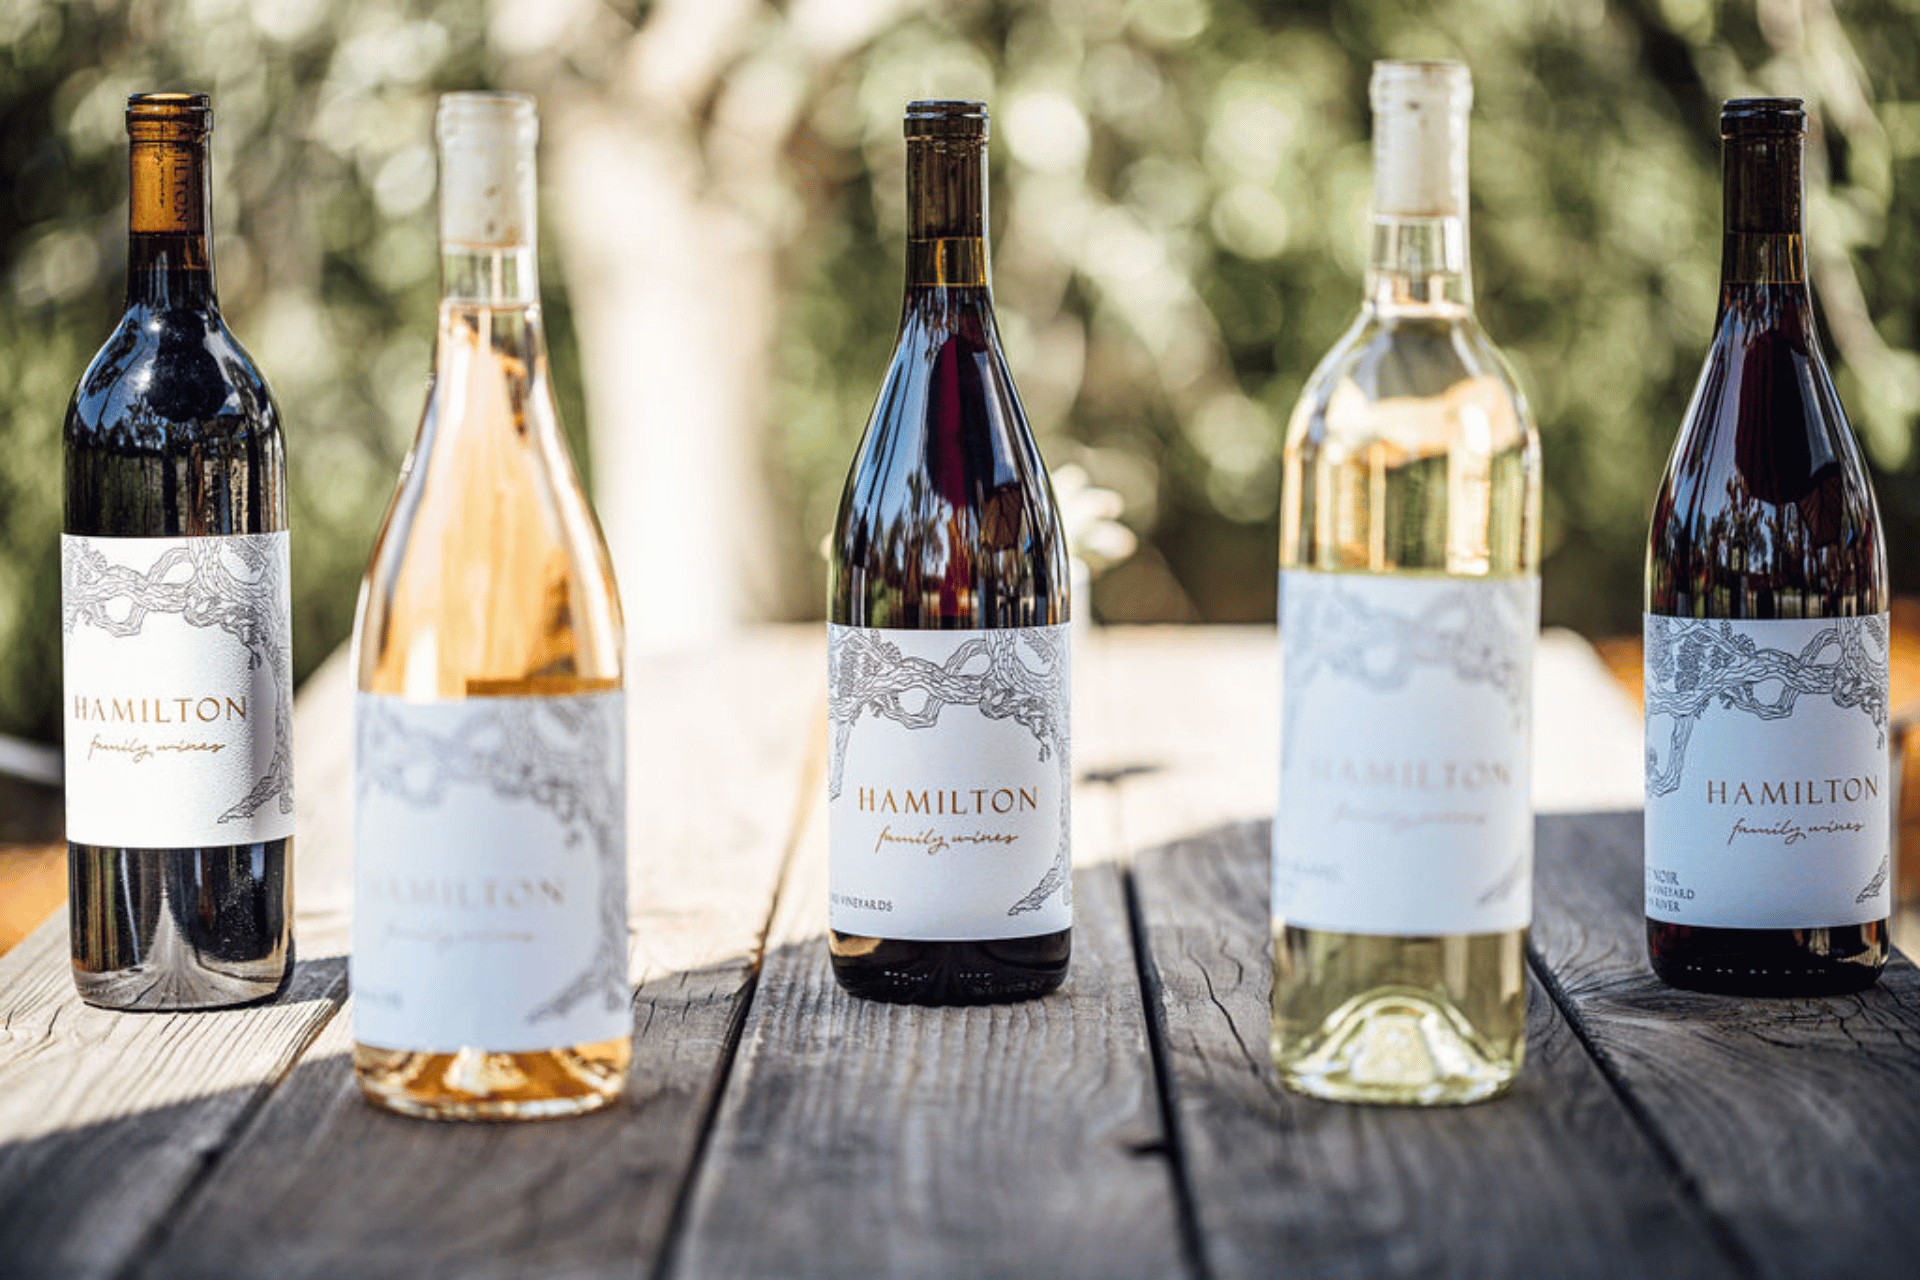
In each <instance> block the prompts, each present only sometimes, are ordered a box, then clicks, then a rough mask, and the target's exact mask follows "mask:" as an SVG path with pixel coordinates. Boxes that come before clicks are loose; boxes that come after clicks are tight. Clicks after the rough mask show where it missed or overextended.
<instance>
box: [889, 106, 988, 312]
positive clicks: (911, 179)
mask: <svg viewBox="0 0 1920 1280" xmlns="http://www.w3.org/2000/svg"><path fill="white" fill-rule="evenodd" d="M986 158H987V148H986V142H985V140H984V139H976V138H940V137H916V138H909V139H908V141H907V293H908V295H909V297H911V296H913V295H915V294H921V293H925V292H926V291H927V290H930V289H977V290H980V291H981V292H982V293H983V294H986V295H989V296H990V295H991V292H992V288H993V283H992V279H991V277H990V276H989V275H988V267H987V174H986Z"/></svg>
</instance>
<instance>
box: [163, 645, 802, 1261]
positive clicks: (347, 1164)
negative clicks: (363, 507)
mask: <svg viewBox="0 0 1920 1280" xmlns="http://www.w3.org/2000/svg"><path fill="white" fill-rule="evenodd" d="M825 665H826V664H825V653H824V645H823V642H822V641H821V640H820V639H819V637H818V636H817V634H816V633H815V631H814V629H811V628H809V629H806V630H805V631H803V632H791V633H775V634H772V635H768V636H764V637H760V638H757V639H755V640H753V641H749V642H742V643H739V644H736V645H732V646H729V647H727V648H724V649H722V650H720V651H718V652H709V653H707V654H705V655H704V656H700V657H678V658H659V659H651V660H647V661H644V662H640V663H638V664H636V669H635V670H634V672H633V673H632V676H631V678H630V680H629V685H628V690H629V692H628V698H629V702H628V716H629V721H630V726H631V735H632V760H631V769H630V776H631V787H632V791H631V795H630V804H631V810H630V815H631V816H630V829H631V847H632V857H633V888H634V894H635V898H634V901H635V915H634V927H635V931H636V945H635V974H636V980H637V982H638V990H637V992H636V996H635V1010H636V1027H637V1030H636V1037H635V1043H634V1065H633V1070H632V1075H631V1081H630V1084H629V1086H628V1090H627V1097H626V1101H625V1105H623V1106H621V1107H618V1108H615V1109H613V1110H611V1111H608V1112H604V1113H601V1114H598V1115H594V1116H587V1117H581V1118H579V1119H574V1120H567V1121H561V1122H556V1123H553V1124H525V1125H463V1124H432V1123H427V1122H422V1121H412V1120H405V1119H401V1118H398V1117H394V1116H389V1115H386V1114H384V1113H380V1112H376V1111H374V1110H373V1109H372V1108H371V1107H369V1106H367V1105H366V1104H365V1103H363V1102H362V1101H361V1100H360V1098H359V1096H358V1091H357V1089H356V1087H355V1085H354V1083H353V1081H352V1079H351V1072H350V1069H349V1066H348V1054H349V1052H350V1048H351V1041H352V1037H351V1028H350V1025H349V1024H350V1018H349V1017H347V1016H344V1015H343V1016H342V1017H340V1018H338V1019H336V1020H335V1021H334V1023H333V1024H332V1025H330V1026H329V1027H328V1028H327V1030H326V1033H325V1034H324V1035H323V1036H322V1037H321V1038H320V1039H319V1040H318V1041H316V1043H315V1044H314V1046H313V1048H312V1049H311V1050H310V1051H309V1052H308V1053H307V1055H306V1056H305V1057H304V1058H303V1060H302V1061H301V1064H300V1067H299V1069H298V1070H297V1071H296V1072H295V1073H294V1075H293V1077H292V1079H291V1080H289V1082H288V1083H287V1085H286V1087H284V1088H282V1089H281V1090H279V1091H278V1093H276V1094H275V1096H274V1097H273V1098H272V1099H271V1100H270V1101H269V1102H268V1104H267V1105H266V1106H265V1107H264V1108H263V1109H262V1110H261V1113H260V1115H259V1117H258V1119H257V1121H256V1122H255V1123H254V1124H253V1125H252V1126H251V1127H250V1128H249V1130H248V1131H247V1133H246V1134H245V1136H244V1138H243V1140H242V1141H241V1142H240V1143H239V1144H237V1146H236V1148H235V1150H234V1151H233V1152H232V1153H231V1154H230V1155H229V1156H228V1157H227V1158H226V1159H225V1160H224V1161H223V1162H222V1164H221V1166H220V1167H219V1168H218V1169H217V1170H216V1171H215V1173H214V1176H213V1177H212V1178H211V1179H210V1180H209V1181H208V1183H207V1184H206V1186H205V1187H204V1188H203V1189H202V1190H201V1192H200V1194H199V1195H197V1196H196V1197H195V1199H194V1200H193V1202H192V1203H191V1205H190V1206H189V1207H188V1208H187V1209H186V1211H185V1212H184V1213H183V1214H182V1215H181V1216H180V1220H179V1222H178V1226H177V1229H175V1230H173V1231H172V1232H171V1233H170V1234H168V1236H167V1237H166V1239H165V1240H164V1241H163V1242H162V1245H161V1247H160V1248H159V1249H158V1250H157V1251H156V1252H155V1253H154V1254H153V1255H152V1256H151V1257H150V1258H149V1259H148V1260H147V1265H145V1266H144V1267H143V1269H142V1271H141V1273H140V1274H142V1275H148V1276H169V1275H200V1274H208V1273H213V1272H217V1273H220V1274H232V1275H272V1276H316V1277H318V1276H338V1275H355V1276H389V1275H391V1276H402V1275H405V1276H412V1275H416V1274H419V1273H421V1272H422V1271H423V1270H427V1271H431V1272H433V1273H435V1274H446V1275H460V1276H474V1277H484V1276H523V1275H541V1276H589V1275H635V1274H639V1273H642V1272H644V1271H646V1270H647V1269H648V1268H649V1265H650V1264H649V1260H650V1259H652V1258H653V1257H654V1256H655V1255H656V1254H657V1253H659V1251H660V1250H661V1248H662V1246H663V1244H664V1241H665V1239H666V1235H667V1232H668V1229H669V1227H670V1224H671V1223H672V1221H673V1218H674V1213H675V1209H676V1205H677V1203H678V1200H679V1197H680V1195H681V1194H682V1191H683V1186H684V1183H685V1182H686V1179H687V1177H688V1173H689V1170H690V1169H691V1167H692V1164H693V1161H694V1158H695V1155H696V1153H697V1151H698V1149H699V1141H700V1137H701V1133H702V1130H703V1126H704V1121H705V1118H706V1116H707V1114H708V1112H709V1110H710V1107H711V1103H712V1098H713V1095H714V1091H715V1090H716V1089H717V1087H718V1085H719V1082H720V1079H721V1077H722V1074H723V1072H724V1071H725V1068H726V1063H727V1061H728V1059H729V1055H730V1052H731V1047H732V1040H733V1034H734V1029H735V1027H736V1026H737V1022H738V1018H739V1015H740V1010H741V1008H742V1005H743V1002H744V1001H745V1000H746V998H747V996H748V994H749V992H750V991H751V989H752V984H753V977H754V971H755V964H756V961H757V959H758V956H759V951H760V946H761V942H762V939H763V936H764V930H765V928H766V922H767V919H768V917H769V915H770V912H771V907H772V901H773V892H774V886H775V884H776V883H777V880H778V877H779V873H780V870H781V866H782V863H783V860H784V858H785V855H786V852H787V849H788V847H789V845H790V843H791V841H792V838H793V834H794V820H795V814H796V812H797V805H798V799H799V796H800V795H801V793H802V790H803V786H804V785H805V784H804V783H803V778H804V777H806V776H809V775H810V767H809V760H810V758H811V757H812V756H814V755H815V754H816V753H817V751H818V750H819V749H821V747H822V745H823V742H824V720H823V716H822V712H821V707H822V705H823V699H822V694H821V678H822V677H821V673H822V672H823V671H824V669H825ZM721 680H724V682H725V683H724V685H721V684H720V683H719V681H721ZM748 801H751V803H748Z"/></svg>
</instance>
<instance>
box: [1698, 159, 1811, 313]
mask: <svg viewBox="0 0 1920 1280" xmlns="http://www.w3.org/2000/svg"><path fill="white" fill-rule="evenodd" d="M1801 142H1802V139H1801V136H1800V135H1799V134H1797V133H1775V134H1752V135H1746V136H1742V137H1737V138H1728V139H1727V140H1726V144H1725V147H1724V149H1723V152H1722V159H1721V166H1722V178H1723V205H1722V208H1723V221H1722V227H1723V236H1722V242H1721V250H1720V314H1721V317H1722V319H1725V318H1726V317H1727V316H1728V315H1729V314H1730V313H1735V314H1738V315H1739V316H1740V317H1742V318H1744V319H1763V320H1764V319H1765V318H1767V317H1768V316H1776V317H1784V316H1785V315H1786V314H1787V313H1790V312H1796V311H1804V309H1805V308H1806V307H1807V306H1808V305H1810V302H1811V299H1810V298H1809V296H1808V293H1807V252H1806V242H1805V238H1804V235H1803V209H1802V196H1801V191H1802V172H1801Z"/></svg>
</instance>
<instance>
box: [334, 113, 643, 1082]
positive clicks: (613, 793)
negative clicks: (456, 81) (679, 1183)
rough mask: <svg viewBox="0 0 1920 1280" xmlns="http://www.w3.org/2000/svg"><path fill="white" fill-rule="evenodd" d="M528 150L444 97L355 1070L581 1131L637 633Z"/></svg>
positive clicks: (619, 849)
mask: <svg viewBox="0 0 1920 1280" xmlns="http://www.w3.org/2000/svg"><path fill="white" fill-rule="evenodd" d="M537 133H538V124H537V121H536V118H535V114H534V104H533V101H532V99H530V98H527V97H524V96H521V95H517V94H493V93H456V94H449V95H447V96H446V97H443V98H442V99H441V100H440V112H439V121H438V134H439V143H440V241H441V299H440V321H439V335H438V339H437V341H436V345H435V349H434V370H433V384H432V388H431V390H430V391H429V393H428V396H427V406H426V412H425V415H424V416H423V417H422V419H421V423H420V434H419V436H418V438H417V439H416V440H415V442H414V446H413V451H412V453H411V454H410V455H409V456H408V458H407V460H406V463H405V465H404V466H403V468H402V470H401V477H400V485H399V491H398V493H397V494H396V495H395V497H394V500H393V506H392V508H391V509H390V510H389V511H388V513H387V519H386V524H385V526H384V527H383V528H382V530H381V532H380V537H379V540H378V542H377V543H376V544H375V546H374V550H373V558H372V563H371V564H370V565H369V566H368V568H367V576H366V581H365V583H364V584H363V585H362V588H361V593H360V608H359V617H358V619H357V622H356V625H355V630H354V646H355V648H354V666H355V669H356V672H357V675H358V688H359V694H358V696H357V699H356V702H355V734H354V761H353V769H354V904H353V913H354V914H353V956H352V976H353V1007H354V1012H353V1028H354V1041H355V1044H354V1052H353V1061H354V1070H355V1072H356V1073H357V1075H358V1078H359V1082H360V1087H361V1089H362V1091H363V1092H364V1093H365V1094H366V1096H367V1097H368V1098H369V1099H370V1100H372V1101H373V1102H374V1103H375V1104H376V1105H379V1106H382V1107H385V1108H388V1109H390V1110H393V1111H398V1112H402V1113H405V1114H409V1115H416V1116H425V1117H430V1118H450V1119H509V1120H517V1119H537V1118H541V1117H547V1116H561V1115H571V1114H574V1113H577V1112H582V1111H590V1110H593V1109H595V1108H598V1107H601V1106H605V1105H607V1104H609V1103H611V1102H612V1101H613V1100H614V1099H615V1098H616V1097H618V1095H619V1092H620V1089H621V1087H622V1084H623V1082H624V1080H625V1078H626V1071H627V1063H628V1058H629V1055H630V1052H631V1046H630V1038H631V1033H632V1012H631V989H630V987H629V984H628V979H627V950H628V936H627V915H626V808H625V794H626V774H625V765H624V760H625V703H624V693H623V676H622V670H623V668H622V661H623V649H624V624H623V622H622V619H621V613H620V603H619V596H618V594H617V592H616V590H615V587H614V581H613V573H612V568H611V565H610V563H609V560H608V557H607V551H606V545H605V543H604V541H603V540H602V538H601V535H600V529H599V526H598V524H597V523H596V522H595V520H594V515H593V510H592V508H591V507H590V506H589V504H588V502H587V499H586V496H585V494H584V493H583V492H582V491H581V487H580V480H579V476H578V474H577V473H576V472H575V470H574V466H573V461H572V458H571V457H570V456H569V454H568V452H567V447H566V442H565V440H564V439H563V437H562V436H561V434H560V426H559V418H558V415H557V413H556V411H555V409H554V403H553V393H552V387H551V385H550V384H549V382H548V374H547V355H546V343H545V338H544V336H543V332H542V327H541V318H540V301H539V286H538V283H537V276H536V272H535V249H534V246H535V243H536V241H535V237H534V142H535V138H536V136H537Z"/></svg>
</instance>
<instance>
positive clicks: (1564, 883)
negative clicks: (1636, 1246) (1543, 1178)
mask: <svg viewBox="0 0 1920 1280" xmlns="http://www.w3.org/2000/svg"><path fill="white" fill-rule="evenodd" d="M1539 830H1540V850H1539V878H1538V881H1537V887H1536V892H1537V894H1538V900H1539V906H1538V911H1539V915H1540V923H1539V926H1538V927H1537V928H1536V930H1535V934H1534V944H1535V946H1536V948H1537V949H1538V951H1539V954H1540V958H1541V960H1542V962H1543V966H1544V969H1545V971H1546V972H1547V973H1549V974H1550V975H1551V978H1550V981H1551V983H1552V986H1553V988H1554V994H1555V996H1556V998H1557V999H1558V1000H1559V1001H1560V1002H1561V1003H1562V1005H1563V1006H1564V1007H1565V1008H1566V1010H1567V1011H1568V1014H1569V1016H1570V1017H1571V1018H1572V1020H1573V1022H1574V1024H1575V1026H1576V1027H1577V1028H1578V1029H1579V1031H1580V1033H1581V1035H1582V1036H1583V1037H1584V1038H1585V1039H1586V1040H1587V1041H1588V1043H1589V1044H1590V1045H1591V1046H1592V1047H1593V1049H1594V1051H1595V1053H1596V1056H1597V1058H1598V1060H1599V1061H1600V1063H1601V1064H1602V1065H1603V1066H1604V1068H1605V1069H1606V1071H1607V1072H1608V1074H1609V1075H1611V1076H1612V1077H1613V1079H1614V1080H1615V1081H1617V1082H1618V1085H1619V1087H1620V1088H1621V1089H1623V1090H1624V1091H1625V1093H1626V1095H1627V1096H1628V1097H1630V1098H1631V1099H1632V1102H1633V1105H1634V1108H1635V1110H1636V1112H1637V1113H1638V1115H1639V1117H1640V1119H1641V1122H1642V1123H1643V1124H1644V1125H1645V1126H1646V1128H1647V1129H1648V1131H1649V1132H1650V1133H1651V1134H1653V1136H1654V1138H1655V1140H1656V1141H1657V1142H1658V1143H1659V1145H1660V1146H1661V1148H1662V1149H1663V1151H1664V1153H1665V1155H1666V1157H1667V1158H1668V1159H1669V1160H1670V1161H1672V1163H1673V1165H1674V1166H1675V1167H1676V1168H1677V1169H1678V1170H1679V1171H1680V1173H1681V1174H1682V1176H1683V1177H1684V1178H1685V1179H1686V1180H1687V1181H1688V1183H1689V1184H1690V1185H1691V1187H1692V1188H1693V1189H1694V1191H1695V1193H1696V1194H1697V1195H1698V1197H1699V1199H1700V1201H1701V1203H1702V1204H1704V1205H1705V1207H1706V1209H1707V1211H1708V1212H1709V1213H1710V1214H1711V1215H1712V1216H1713V1218H1714V1220H1715V1221H1716V1223H1717V1224H1718V1225H1719V1229H1720V1231H1721V1232H1722V1234H1723V1236H1724V1238H1725V1239H1727V1240H1728V1241H1730V1242H1732V1245H1733V1247H1734V1248H1735V1249H1736V1250H1737V1252H1738V1255H1739V1257H1740V1259H1741V1262H1742V1263H1743V1265H1744V1267H1745V1268H1746V1269H1747V1270H1748V1272H1749V1273H1750V1274H1754V1275H1767V1276H1781V1277H1789V1276H1791V1277H1813V1276H1834V1277H1843V1276H1853V1277H1857V1276H1861V1275H1873V1274H1908V1273H1911V1272H1912V1270H1913V1269H1914V1267H1915V1266H1916V1265H1920V972H1916V971H1915V969H1914V967H1913V965H1912V964H1910V963H1908V962H1907V961H1906V960H1904V959H1897V960H1896V961H1895V962H1894V963H1893V964H1892V965H1890V966H1889V967H1888V969H1887V972H1886V973H1885V975H1884V976H1883V977H1882V979H1881V981H1880V985H1879V986H1877V987H1875V988H1873V989H1871V990H1869V991H1867V992H1865V993H1863V994H1861V995H1857V996H1846V997H1836V998H1832V999H1826V1000H1760V999H1740V998H1736V997H1728V996H1711V995H1702V994H1698V993H1694V992H1686V991H1676V990H1674V989H1672V988H1670V987H1667V986H1666V985H1665V984H1663V983H1661V982H1660V981H1659V980H1658V979H1657V978H1655V977H1654V976H1653V974H1652V972H1651V971H1650V970H1649V969H1648V968H1647V966H1646V960H1645V941H1644V929H1645V925H1644V916H1643V911H1644V905H1643V872H1642V861H1641V819H1640V815H1639V814H1637V813H1631V814H1606V815H1587V816H1580V817H1565V818H1544V819H1542V820H1541V823H1540V828H1539Z"/></svg>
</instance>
